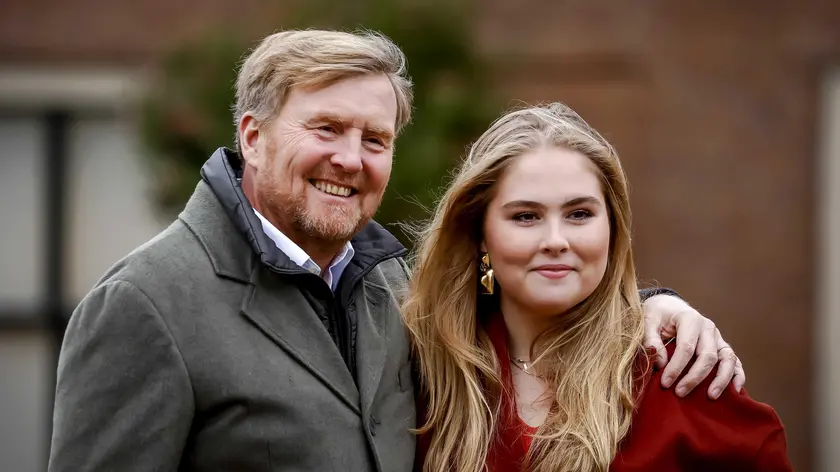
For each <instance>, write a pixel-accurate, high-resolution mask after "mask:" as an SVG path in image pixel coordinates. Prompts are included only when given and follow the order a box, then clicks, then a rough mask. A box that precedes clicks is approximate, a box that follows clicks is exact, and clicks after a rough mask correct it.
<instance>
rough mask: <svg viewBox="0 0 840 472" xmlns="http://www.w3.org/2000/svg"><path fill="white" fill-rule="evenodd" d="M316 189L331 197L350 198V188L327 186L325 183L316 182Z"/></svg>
mask: <svg viewBox="0 0 840 472" xmlns="http://www.w3.org/2000/svg"><path fill="white" fill-rule="evenodd" d="M315 188H317V189H318V190H320V191H322V192H324V193H329V194H331V195H338V196H340V197H348V196H350V188H348V187H340V186H338V185H333V184H327V183H324V182H315Z"/></svg>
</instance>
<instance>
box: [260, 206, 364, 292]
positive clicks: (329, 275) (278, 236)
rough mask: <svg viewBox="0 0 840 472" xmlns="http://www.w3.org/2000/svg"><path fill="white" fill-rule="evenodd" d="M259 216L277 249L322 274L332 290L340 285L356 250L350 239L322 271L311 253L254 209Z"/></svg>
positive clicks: (314, 271) (307, 268) (306, 268)
mask: <svg viewBox="0 0 840 472" xmlns="http://www.w3.org/2000/svg"><path fill="white" fill-rule="evenodd" d="M254 213H256V215H257V217H258V218H259V219H260V222H261V223H262V227H263V231H264V232H265V234H266V236H268V237H269V238H270V239H271V240H272V241H274V244H275V245H276V246H277V249H280V250H281V251H283V253H284V254H286V255H287V256H288V257H289V259H291V260H292V262H294V263H295V264H297V265H299V266H300V267H301V268H303V269H304V270H307V271H309V272H311V273H313V274H315V275H319V276H321V278H323V279H324V281H325V282H326V283H327V284H328V285H329V286H330V289H331V290H332V291H335V289H336V288H337V287H338V281H339V279H341V274H342V273H343V272H344V269H346V268H347V264H349V263H350V260H351V259H353V256H354V255H355V253H356V251H355V250H354V249H353V245H352V244H350V241H347V244H345V245H344V247H343V248H342V249H341V252H340V253H339V254H338V255H337V256H336V257H335V258H334V259H333V260H332V263H331V264H330V266H329V267H327V270H325V271H322V270H321V268H320V267H319V266H318V264H316V263H315V261H313V260H312V258H311V257H310V256H309V254H307V253H306V251H304V250H303V249H301V247H300V246H298V245H297V244H295V243H294V241H292V240H291V239H289V237H288V236H286V235H285V234H283V233H282V232H281V231H280V230H279V229H277V227H275V226H274V225H273V224H271V222H270V221H268V220H267V219H266V218H265V217H264V216H263V215H261V214H260V212H258V211H257V210H254Z"/></svg>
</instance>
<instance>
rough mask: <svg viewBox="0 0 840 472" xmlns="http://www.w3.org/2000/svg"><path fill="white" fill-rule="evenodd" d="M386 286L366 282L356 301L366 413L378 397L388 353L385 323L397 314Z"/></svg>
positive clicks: (358, 356) (361, 387)
mask: <svg viewBox="0 0 840 472" xmlns="http://www.w3.org/2000/svg"><path fill="white" fill-rule="evenodd" d="M391 300H392V297H391V295H390V293H389V292H388V290H387V289H385V288H383V287H379V286H376V285H374V284H371V283H369V282H367V281H365V282H364V283H361V284H359V288H358V291H357V297H356V303H355V304H354V307H353V309H355V310H356V316H357V318H356V319H357V323H358V328H357V332H356V336H357V337H356V365H357V370H358V376H357V377H358V380H359V392H360V395H361V402H362V412H363V413H365V414H367V413H368V412H369V411H370V406H371V404H373V400H374V399H375V398H376V392H377V390H378V389H379V382H380V380H381V379H382V369H383V368H384V367H385V356H386V355H387V339H386V338H385V337H384V335H385V333H387V329H386V326H384V323H387V322H388V320H389V318H391V317H392V316H398V313H397V312H396V306H395V305H392V304H391V303H390V301H391Z"/></svg>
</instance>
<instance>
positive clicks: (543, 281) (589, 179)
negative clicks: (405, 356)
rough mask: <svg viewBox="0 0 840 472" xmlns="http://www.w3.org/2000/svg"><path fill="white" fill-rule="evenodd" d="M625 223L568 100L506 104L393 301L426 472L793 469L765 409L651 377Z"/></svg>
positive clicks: (778, 427)
mask: <svg viewBox="0 0 840 472" xmlns="http://www.w3.org/2000/svg"><path fill="white" fill-rule="evenodd" d="M630 235H631V231H630V204H629V200H628V191H627V181H626V178H625V175H624V172H623V170H622V168H621V163H620V161H619V158H618V155H617V153H616V152H615V150H614V149H613V147H612V146H611V145H610V144H609V143H608V142H607V141H606V140H605V139H604V138H603V137H602V136H601V135H600V134H598V133H597V132H596V131H595V130H594V129H592V128H591V127H590V126H589V125H588V124H587V123H586V122H585V121H584V120H583V119H582V118H580V116H578V115H577V114H576V113H575V112H574V111H572V110H571V109H569V108H568V107H566V106H564V105H561V104H552V105H549V106H545V107H533V108H528V109H523V110H518V111H513V112H511V113H509V114H507V115H505V116H503V117H502V118H500V119H499V120H498V121H496V122H495V123H494V124H493V125H492V126H491V127H490V129H489V130H487V132H485V133H484V135H482V136H481V137H480V138H479V140H478V141H477V142H476V143H475V145H474V146H473V147H472V149H471V151H470V153H469V155H468V157H467V159H466V161H465V162H464V163H463V165H462V167H461V169H460V171H459V173H458V174H457V177H456V178H455V180H454V182H453V183H452V185H451V186H450V187H449V189H448V191H447V192H446V194H445V195H444V197H443V199H442V201H441V202H440V204H439V206H438V208H437V212H436V214H435V215H434V218H433V219H432V221H431V223H430V225H429V226H428V227H427V228H426V229H425V231H423V232H422V233H421V235H420V236H421V237H420V241H419V246H418V252H417V255H416V261H415V266H414V271H413V277H412V279H411V286H410V291H409V294H408V297H407V298H406V301H405V303H404V316H405V320H406V323H407V325H408V327H409V329H410V331H411V333H412V337H413V341H414V347H415V355H416V361H417V364H418V370H419V373H420V386H419V388H420V392H421V395H420V396H421V398H420V401H419V402H418V421H419V422H420V425H421V427H420V428H419V432H420V439H419V443H418V444H419V446H418V463H419V465H420V466H421V468H422V470H424V471H430V472H444V471H458V472H478V471H482V470H488V471H490V472H507V471H511V472H512V471H520V470H529V471H546V472H547V471H552V472H554V471H575V472H578V471H606V470H609V471H614V472H617V471H622V472H627V471H652V470H656V471H671V470H703V471H707V470H715V471H719V470H739V471H745V470H761V471H788V470H792V468H791V465H790V463H789V460H788V458H787V452H786V444H785V436H784V430H783V428H782V424H781V423H780V421H779V418H778V417H777V415H776V414H775V412H774V411H773V409H772V408H770V407H769V406H767V405H764V404H761V403H758V402H756V401H754V400H752V399H750V397H748V396H747V394H746V393H745V392H744V391H742V392H740V393H738V392H736V391H735V389H734V388H733V387H732V386H731V385H730V386H729V387H728V389H727V390H726V391H725V392H724V393H723V394H722V395H721V397H720V398H719V399H718V400H717V401H715V402H713V401H711V400H709V399H708V398H707V397H706V396H704V395H702V394H698V393H695V394H692V395H689V396H688V397H686V398H679V397H677V396H676V395H675V394H674V392H673V391H671V390H665V389H663V388H662V387H660V380H661V379H660V376H661V371H657V370H656V369H655V368H654V366H653V364H654V362H653V357H652V356H653V353H652V352H645V350H644V349H643V348H642V339H643V336H644V327H643V319H642V308H641V302H640V299H639V293H638V289H637V286H636V273H635V267H634V263H633V256H632V250H631V240H630ZM669 348H671V349H672V346H669ZM709 381H710V380H706V381H705V382H706V385H708V382H709Z"/></svg>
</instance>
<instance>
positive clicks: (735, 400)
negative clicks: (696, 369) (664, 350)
mask: <svg viewBox="0 0 840 472" xmlns="http://www.w3.org/2000/svg"><path fill="white" fill-rule="evenodd" d="M669 351H670V354H673V346H669ZM669 357H670V356H669ZM687 371H688V367H686V369H685V372H687ZM714 374H715V371H713V372H712V373H711V374H710V375H709V376H708V377H707V378H706V380H704V381H703V382H702V383H701V384H700V385H698V386H697V387H696V388H695V389H694V390H693V391H692V392H691V393H690V394H689V395H688V396H687V397H685V398H679V397H677V395H676V394H675V393H674V389H673V387H672V388H670V389H664V388H662V386H661V380H662V379H661V377H662V372H661V371H656V372H654V373H653V374H652V375H651V374H648V376H647V378H648V381H647V383H646V384H645V386H644V388H643V395H642V397H641V399H640V401H639V402H638V404H637V410H636V414H635V415H634V417H633V423H632V425H631V430H630V434H629V435H628V437H627V438H625V441H624V442H623V443H622V445H621V447H620V448H619V454H618V455H617V456H616V458H615V460H614V462H613V464H612V467H611V468H610V471H611V472H631V471H643V470H663V471H664V470H680V471H689V470H697V471H707V470H715V471H724V470H733V471H734V470H737V471H762V472H783V471H784V472H787V471H793V467H792V466H791V464H790V460H789V459H788V454H787V443H786V440H785V434H784V428H783V426H782V423H781V421H780V420H779V417H778V415H777V414H776V412H775V411H774V410H773V408H771V407H770V406H768V405H766V404H764V403H760V402H757V401H755V400H753V399H752V398H750V397H749V395H747V393H746V390H743V389H742V391H741V392H740V393H738V392H736V391H735V388H734V387H733V386H732V385H731V384H730V385H729V387H728V388H727V389H726V391H724V393H723V394H722V395H721V396H720V398H718V400H716V401H712V400H709V398H708V397H707V396H706V392H707V391H708V388H709V384H711V382H712V379H714Z"/></svg>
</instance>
